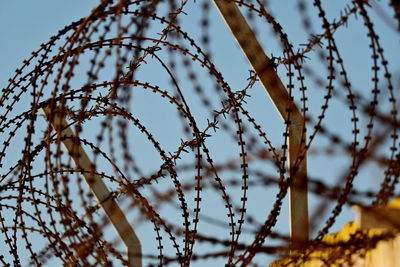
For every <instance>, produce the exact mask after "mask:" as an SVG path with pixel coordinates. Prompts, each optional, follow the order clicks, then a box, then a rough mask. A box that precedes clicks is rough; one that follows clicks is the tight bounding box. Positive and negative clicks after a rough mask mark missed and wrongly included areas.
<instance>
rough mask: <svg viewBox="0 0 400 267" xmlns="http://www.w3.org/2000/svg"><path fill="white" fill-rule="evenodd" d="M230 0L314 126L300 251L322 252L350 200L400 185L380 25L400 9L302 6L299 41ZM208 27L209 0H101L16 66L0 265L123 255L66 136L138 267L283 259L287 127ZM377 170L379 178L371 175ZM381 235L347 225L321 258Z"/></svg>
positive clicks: (289, 29)
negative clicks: (305, 236)
mask: <svg viewBox="0 0 400 267" xmlns="http://www.w3.org/2000/svg"><path fill="white" fill-rule="evenodd" d="M234 2H235V3H236V4H237V5H238V6H240V8H241V10H242V11H243V14H246V16H247V19H248V21H249V22H250V24H252V26H253V28H254V30H255V32H257V36H258V37H259V38H260V40H261V41H262V42H265V40H267V42H269V43H271V46H268V45H267V46H266V47H265V51H266V52H267V53H272V52H269V51H270V49H271V51H273V53H275V56H273V55H272V56H271V58H272V60H273V62H274V68H275V69H276V70H277V72H278V74H279V75H280V76H281V78H282V79H283V81H284V83H286V88H287V89H288V91H289V92H290V95H291V96H292V98H293V99H294V101H295V102H296V103H297V104H298V107H299V108H300V109H301V111H302V113H303V115H304V117H305V118H306V120H307V125H306V126H307V133H308V135H309V136H308V138H307V142H306V148H307V151H304V153H307V154H308V155H309V158H310V160H309V161H310V163H309V166H310V167H309V168H310V170H309V172H310V175H309V190H310V194H313V195H315V196H316V198H318V200H320V203H318V204H317V202H316V201H315V202H314V204H315V205H314V206H315V207H313V210H314V213H313V214H312V215H311V218H310V222H311V225H312V231H313V233H314V237H313V240H312V241H310V244H309V245H310V247H305V248H304V250H305V251H307V248H308V249H310V248H321V247H322V248H326V247H331V246H332V245H330V244H327V243H326V242H324V241H323V237H324V236H326V235H327V234H328V233H329V232H330V231H331V230H332V228H333V226H334V224H335V222H337V221H338V218H339V216H340V215H341V214H342V213H343V210H344V208H345V206H346V205H349V206H351V205H355V204H360V205H363V206H382V205H385V204H387V203H388V201H390V200H391V199H393V198H394V197H396V196H398V195H399V190H398V180H399V178H398V177H399V166H400V165H399V162H398V161H399V154H398V153H399V152H398V149H399V148H398V146H399V143H398V121H397V120H398V118H397V110H398V99H397V98H398V92H397V90H398V89H399V88H398V87H399V84H398V80H396V79H397V78H395V77H394V76H393V71H394V68H396V67H398V66H396V65H394V66H391V65H390V64H397V62H396V54H394V52H393V49H389V51H388V50H386V48H385V45H387V42H388V40H389V41H390V40H391V39H394V38H397V37H398V34H399V32H398V30H399V29H397V32H395V31H394V30H393V29H392V30H391V31H390V30H385V28H383V26H378V27H377V26H376V23H378V22H379V21H380V20H383V21H385V23H387V24H388V25H396V24H397V25H400V20H399V4H398V3H397V2H396V1H391V3H390V4H386V3H384V2H383V1H382V2H377V1H360V0H353V1H347V2H346V4H345V5H343V6H342V7H341V8H340V9H338V11H339V12H338V14H337V13H335V12H333V11H331V9H330V8H332V7H330V6H329V7H325V3H323V2H321V1H319V0H315V1H313V3H312V4H311V3H308V2H306V1H303V0H299V1H297V3H296V5H297V6H295V8H294V11H293V12H294V14H296V15H297V19H299V20H300V21H301V26H300V27H301V31H302V34H300V37H299V36H297V35H296V33H295V32H294V31H296V30H297V29H293V27H294V25H295V26H296V27H299V25H298V24H293V22H292V24H290V23H289V24H288V21H287V20H286V19H283V18H282V14H283V15H285V12H286V11H282V10H275V9H274V5H277V4H276V3H274V2H273V1H271V2H269V1H259V0H256V1H234ZM385 5H387V6H385ZM281 8H282V7H281ZM288 9H289V8H288ZM378 10H380V12H381V13H378V12H379V11H378ZM375 11H376V13H377V15H375V14H374V13H373V12H375ZM389 11H390V12H393V14H392V15H393V16H388V15H387V14H386V13H385V12H389ZM287 12H289V11H287ZM382 12H383V13H382ZM217 21H221V18H220V17H218V16H217V13H215V11H213V6H212V3H211V2H210V1H207V0H202V1H187V0H185V1H182V2H181V1H178V2H177V1H148V0H139V1H127V0H120V1H111V0H103V1H101V2H100V3H99V5H98V6H97V7H95V8H94V9H93V10H92V12H91V13H90V14H89V15H88V16H87V17H85V18H82V19H81V20H79V21H76V22H73V23H71V24H70V25H69V26H66V27H65V28H64V29H62V30H60V31H59V32H58V33H57V34H56V35H54V36H52V37H51V38H50V40H49V41H47V42H45V43H43V44H42V45H41V46H40V48H39V49H38V50H36V51H34V52H33V53H32V55H31V56H30V57H29V58H27V59H26V60H25V61H24V62H23V65H22V66H21V67H19V68H18V69H17V70H16V73H15V75H14V76H13V77H11V78H10V79H9V81H8V84H7V85H6V86H5V88H3V90H2V93H1V97H0V110H1V115H0V132H1V136H2V137H1V142H2V146H1V148H0V166H1V180H0V188H1V189H0V228H1V235H0V236H1V240H2V241H3V242H4V246H3V248H2V249H1V250H0V251H1V255H0V262H1V263H2V264H3V265H4V266H10V265H14V266H21V265H38V266H41V265H45V264H48V265H51V264H53V265H54V264H59V265H60V264H64V265H68V266H72V265H73V266H87V265H93V266H112V265H117V266H119V265H124V264H127V260H126V257H125V253H124V252H123V250H122V247H121V244H120V242H119V240H118V238H116V236H115V234H114V233H112V231H111V230H110V229H109V228H108V225H109V224H108V221H107V218H106V216H105V215H104V214H103V213H102V211H101V208H100V206H99V204H98V203H97V201H96V199H95V198H94V196H93V193H92V192H91V191H90V189H89V188H88V186H87V185H86V184H85V183H84V182H83V179H82V174H83V172H85V170H82V169H80V168H79V167H77V166H75V165H74V163H73V161H72V160H71V157H69V155H68V151H66V150H65V149H64V148H63V146H62V142H63V141H64V140H63V138H70V139H71V140H72V141H73V142H76V143H78V144H79V145H81V146H82V147H83V148H84V149H85V150H86V151H87V152H88V154H89V155H90V157H91V159H92V163H93V166H92V170H91V173H92V174H93V173H95V174H96V175H98V176H100V177H101V178H102V180H104V181H105V183H106V184H107V186H108V187H109V188H110V191H111V194H110V196H109V197H110V198H112V199H115V200H116V201H118V203H120V205H121V206H123V208H124V211H125V212H126V214H128V216H129V219H130V222H131V223H132V225H134V226H135V228H136V227H142V228H140V229H143V230H142V232H141V233H140V234H139V236H141V237H143V238H141V239H142V240H144V242H146V245H145V246H144V248H145V249H144V250H143V260H144V263H145V264H147V265H149V266H154V265H158V266H167V265H171V266H189V265H194V264H196V263H199V264H202V263H204V262H206V261H211V262H213V263H214V264H215V265H223V264H225V265H226V266H241V265H242V264H243V265H246V266H265V265H266V264H267V263H268V261H269V262H270V261H272V260H273V259H277V258H279V257H281V256H287V255H288V251H289V250H290V243H289V237H288V234H287V230H285V229H283V227H282V226H280V224H283V221H285V220H286V218H285V215H283V214H285V208H284V207H283V205H284V200H285V198H286V195H287V191H288V188H289V187H290V185H291V183H292V181H291V179H290V177H289V176H288V167H287V165H288V162H287V152H288V151H287V150H288V140H287V139H288V125H289V124H290V121H288V122H286V124H283V123H281V124H282V125H280V126H279V123H278V122H279V121H278V120H277V119H276V118H275V117H274V116H276V114H275V115H274V112H273V111H271V110H268V109H264V106H263V105H264V104H265V103H264V102H262V101H261V102H257V101H260V100H259V99H258V98H260V96H261V95H262V94H260V93H258V92H259V91H262V89H260V88H259V85H258V83H257V76H256V75H255V73H254V72H253V71H252V70H250V71H248V69H249V67H248V66H247V65H245V64H243V63H242V65H243V66H244V67H237V66H236V65H235V64H237V62H238V61H237V60H234V59H232V58H230V59H227V58H222V56H220V55H219V54H223V52H224V51H223V50H224V49H225V47H224V46H226V47H229V45H226V44H225V43H228V42H231V43H232V45H233V44H234V43H233V39H232V40H229V41H228V40H220V38H219V36H218V35H216V32H215V29H214V28H213V27H212V26H211V25H212V24H214V25H218V23H219V22H217ZM288 25H289V26H288ZM347 31H364V34H365V36H366V38H365V40H363V41H362V42H361V41H360V42H359V43H356V44H351V43H349V41H348V40H346V39H345V38H346V37H347V38H348V36H344V37H343V36H342V34H343V33H344V32H347ZM217 34H218V32H217ZM221 36H222V34H221ZM381 37H384V38H381ZM382 39H383V41H382ZM274 42H275V43H274ZM352 45H353V46H355V47H352ZM358 46H362V47H364V48H367V49H368V50H365V49H364V50H362V49H361V48H359V47H358ZM226 49H227V50H229V49H228V48H226ZM357 50H360V51H363V53H364V54H363V56H364V57H365V58H370V61H368V60H367V61H365V62H369V63H367V64H370V71H369V72H368V71H365V70H364V67H360V70H355V69H357V67H354V66H353V67H349V66H351V65H352V60H353V59H352V58H351V56H352V55H351V54H352V53H355V51H357ZM365 51H366V52H365ZM236 52H237V53H238V55H236V56H237V57H238V58H240V57H241V54H239V53H240V52H239V51H236ZM277 55H278V56H277ZM349 55H350V56H349ZM221 58H222V61H221ZM231 62H232V63H231ZM365 62H362V63H360V64H366V63H365ZM391 62H392V63H391ZM246 64H247V63H246ZM236 67H237V69H238V72H239V73H240V74H239V75H236V76H237V77H233V76H235V75H231V74H229V71H231V70H232V69H235V68H236ZM243 69H244V70H245V73H244V72H243V71H242V70H243ZM357 71H359V72H361V74H359V73H357ZM225 73H228V74H225ZM367 86H369V87H367ZM254 98H256V100H254ZM260 103H262V104H260ZM265 105H267V104H265ZM43 109H49V110H51V111H52V113H53V114H58V115H61V116H62V117H64V118H65V119H66V120H67V122H68V124H69V126H70V127H71V128H72V129H73V130H74V133H75V137H60V136H58V135H57V134H56V133H55V132H53V129H52V126H51V123H50V122H49V121H47V120H46V119H45V116H44V114H43V113H42V111H41V110H43ZM344 109H347V110H348V111H347V110H346V111H344ZM337 117H340V118H341V119H340V120H337ZM321 158H322V160H321ZM343 159H344V163H340V164H339V163H338V166H340V168H337V169H335V173H333V174H326V175H327V176H329V179H327V178H326V177H321V176H320V175H321V173H322V175H325V173H324V172H323V171H322V172H320V173H319V174H318V175H315V174H314V173H317V172H313V171H312V169H313V168H316V167H317V166H318V165H319V164H320V160H321V162H322V161H323V160H328V161H331V162H335V161H338V162H340V161H343ZM332 164H333V163H332ZM374 168H375V169H376V168H378V169H379V171H377V173H378V175H379V177H375V180H374V181H375V183H376V182H377V181H379V183H380V187H379V188H369V187H368V186H364V185H365V184H367V183H368V182H366V180H367V178H365V177H366V173H367V172H368V171H371V170H373V169H374ZM330 179H331V180H330ZM334 179H336V180H334ZM374 181H372V182H374ZM267 195H268V196H267ZM260 203H262V204H260ZM326 210H329V212H326V214H323V213H324V212H325V211H326ZM321 214H323V215H324V216H321ZM150 225H152V226H150ZM149 227H152V228H149ZM150 233H151V234H150ZM381 238H391V236H390V235H388V236H384V237H381ZM149 239H151V240H150V241H149ZM377 241H379V238H378V239H377V238H375V239H374V238H370V237H368V236H366V235H364V234H362V233H357V234H356V235H354V236H353V237H352V239H351V240H350V241H349V242H347V243H346V244H341V246H340V247H341V250H340V251H336V252H335V253H336V254H335V253H332V254H331V256H330V258H329V259H328V263H329V261H331V262H335V261H336V260H343V255H345V254H346V253H343V251H344V250H345V249H346V250H347V251H351V252H360V251H361V252H362V250H363V249H365V248H369V247H373V246H374V244H376V242H377ZM361 252H360V253H361ZM265 255H267V256H265ZM346 255H351V253H350V254H349V253H347V254H346ZM308 256H309V253H304V254H302V258H301V259H300V260H301V261H303V260H307V257H308ZM298 260H299V259H298V258H295V259H294V261H293V262H296V261H298ZM325 260H326V259H325ZM345 260H348V261H351V258H349V259H345Z"/></svg>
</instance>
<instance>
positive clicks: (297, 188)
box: [214, 0, 309, 249]
mask: <svg viewBox="0 0 400 267" xmlns="http://www.w3.org/2000/svg"><path fill="white" fill-rule="evenodd" d="M214 4H215V6H216V7H217V9H218V10H219V12H220V13H221V16H222V17H223V19H224V20H225V22H226V24H227V25H228V27H229V29H230V30H231V32H232V34H233V35H234V37H235V39H236V41H237V42H238V44H239V46H240V48H241V49H242V51H243V53H244V54H245V56H246V57H247V59H248V61H249V62H250V64H251V66H252V67H253V69H254V71H255V73H256V74H257V76H258V77H259V79H260V81H261V83H262V85H263V87H264V89H265V91H266V92H267V93H268V95H269V97H270V98H271V100H272V103H273V104H274V105H275V107H276V109H277V110H278V112H279V114H280V116H281V117H282V119H283V120H284V121H285V122H287V123H288V124H289V173H290V177H291V178H292V184H291V187H290V194H289V198H290V233H291V241H292V248H293V249H300V248H301V247H302V246H303V245H305V244H306V243H307V242H308V234H309V226H308V200H307V160H306V149H305V142H306V131H305V129H306V128H305V120H304V118H303V116H302V114H301V113H300V111H299V110H298V108H297V107H296V105H295V104H294V102H293V100H292V99H291V98H290V95H289V93H288V92H287V90H286V88H285V86H284V85H283V84H282V81H281V80H280V78H279V76H278V74H277V73H276V71H275V69H274V67H273V64H272V62H271V61H270V59H269V58H268V57H267V55H266V54H265V53H264V50H263V49H262V47H261V45H260V44H259V43H258V41H257V38H256V36H255V34H254V32H253V31H252V30H251V28H250V26H249V25H248V23H247V22H246V20H245V18H244V17H243V15H242V13H241V12H240V10H239V8H238V7H237V6H236V4H235V3H234V2H233V1H229V0H214ZM288 111H290V112H288Z"/></svg>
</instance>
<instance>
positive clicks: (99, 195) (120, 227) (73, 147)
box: [43, 106, 142, 267]
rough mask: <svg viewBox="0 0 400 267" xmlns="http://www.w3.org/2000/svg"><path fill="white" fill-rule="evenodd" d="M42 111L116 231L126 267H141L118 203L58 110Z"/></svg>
mask: <svg viewBox="0 0 400 267" xmlns="http://www.w3.org/2000/svg"><path fill="white" fill-rule="evenodd" d="M43 112H44V114H45V117H46V119H47V121H48V122H49V123H50V124H51V126H52V127H53V130H54V131H55V132H56V134H57V135H58V136H59V137H60V138H61V141H62V143H63V144H64V146H65V148H66V149H67V151H68V153H69V155H70V157H71V158H72V160H73V161H74V163H75V165H76V167H77V168H78V169H80V170H82V173H81V174H82V176H83V178H84V179H85V181H86V183H87V184H88V185H89V187H90V190H91V191H92V192H93V194H94V196H95V197H96V199H97V201H98V203H99V205H100V207H101V208H102V209H103V210H104V212H105V213H106V215H107V217H108V219H109V221H110V223H111V224H112V226H113V227H114V228H115V230H116V231H117V233H118V235H119V237H120V239H121V241H122V242H123V243H124V244H125V246H126V250H127V256H128V263H129V267H141V266H142V248H141V244H140V241H139V239H138V237H137V236H136V234H135V231H134V230H133V228H132V227H131V225H130V224H129V222H128V220H127V219H126V217H125V215H124V213H123V211H122V210H121V209H120V207H119V206H118V203H117V202H116V201H115V200H114V198H112V197H111V196H112V195H111V193H110V191H109V190H108V188H107V186H106V185H105V183H104V182H103V180H102V177H101V176H100V175H98V174H96V173H95V171H94V170H93V166H94V165H93V163H92V162H91V161H90V159H89V157H88V156H87V154H86V152H85V150H84V149H83V147H82V146H81V145H80V144H79V141H78V140H77V137H76V136H75V134H74V132H73V131H72V129H71V128H70V127H69V126H68V123H67V122H66V121H65V117H64V114H60V110H59V109H57V108H56V109H54V110H52V109H50V107H49V106H47V107H44V108H43Z"/></svg>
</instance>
